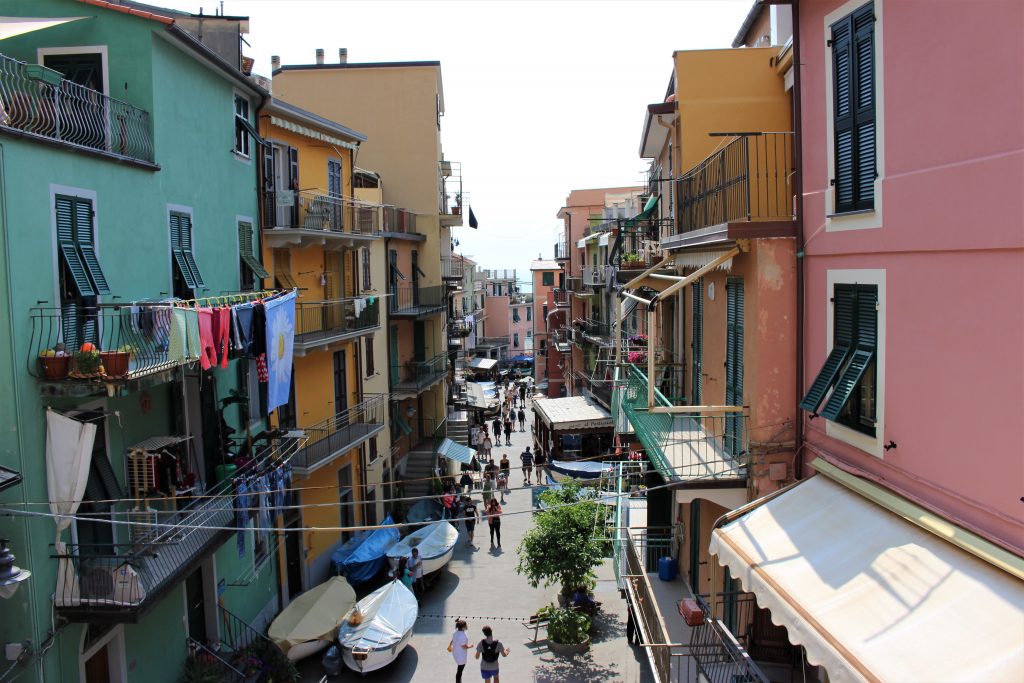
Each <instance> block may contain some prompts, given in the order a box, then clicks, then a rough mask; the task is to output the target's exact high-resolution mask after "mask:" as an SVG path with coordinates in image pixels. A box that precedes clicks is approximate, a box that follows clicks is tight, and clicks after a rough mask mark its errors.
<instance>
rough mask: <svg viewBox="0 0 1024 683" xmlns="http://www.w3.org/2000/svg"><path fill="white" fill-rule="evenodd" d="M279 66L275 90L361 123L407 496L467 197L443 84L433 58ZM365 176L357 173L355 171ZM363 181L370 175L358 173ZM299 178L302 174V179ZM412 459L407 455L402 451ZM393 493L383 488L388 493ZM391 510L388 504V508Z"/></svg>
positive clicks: (418, 459)
mask: <svg viewBox="0 0 1024 683" xmlns="http://www.w3.org/2000/svg"><path fill="white" fill-rule="evenodd" d="M340 53H341V54H340V56H341V61H340V62H339V63H335V64H325V63H323V60H322V57H321V58H319V59H318V62H319V63H316V64H306V65H286V66H281V67H279V68H276V69H275V71H274V81H273V87H274V91H275V93H276V94H278V95H280V96H281V97H284V98H286V99H287V100H288V101H290V102H296V103H298V104H300V105H302V106H303V107H307V108H309V109H310V110H312V111H314V112H316V113H317V114H319V115H320V116H324V117H327V118H330V119H334V120H339V121H345V122H346V123H348V124H350V125H352V126H354V127H356V128H358V129H359V130H361V131H364V132H365V133H366V135H367V137H368V140H367V141H366V142H365V143H364V144H361V145H360V147H359V165H360V166H361V167H365V168H371V169H373V170H374V171H375V172H376V173H378V174H379V176H376V187H375V188H374V187H365V188H361V189H360V192H364V193H369V192H370V191H371V190H376V191H377V192H378V194H377V197H379V201H381V202H382V203H383V204H384V205H385V206H384V210H383V215H384V221H383V225H382V226H381V232H380V236H381V238H382V242H383V249H384V251H385V254H386V259H387V268H386V271H385V275H384V286H383V287H381V289H382V290H384V291H385V292H386V295H387V305H386V309H387V323H386V329H385V335H384V336H386V338H387V344H388V352H387V353H388V356H387V357H388V362H387V363H384V364H383V365H385V366H386V372H387V375H388V380H389V385H390V393H391V398H392V401H391V402H390V406H389V417H390V425H391V436H392V451H391V453H390V454H389V457H390V458H391V461H390V468H389V471H387V472H385V474H389V475H390V476H391V477H392V478H393V479H398V478H401V479H404V480H405V482H404V485H403V486H402V488H401V491H402V493H403V494H404V495H406V496H413V495H419V494H422V493H426V492H427V491H428V489H429V486H428V482H427V481H426V480H425V477H428V476H430V475H431V474H432V473H433V460H434V452H435V450H434V449H435V447H436V446H437V444H438V442H439V441H440V439H442V438H444V437H445V436H446V433H447V424H446V422H447V378H448V368H449V357H448V345H447V330H446V325H447V323H446V312H447V309H448V295H449V290H448V288H447V287H446V285H445V284H444V281H445V280H448V281H457V278H456V277H455V273H454V272H453V261H452V255H451V243H452V240H451V227H452V226H455V225H461V224H462V207H463V205H464V203H465V197H464V196H463V194H462V188H461V172H460V170H459V165H458V163H455V162H450V161H446V160H444V159H443V155H442V152H441V133H440V129H441V117H442V115H443V113H444V92H443V89H442V86H441V66H440V63H439V62H395V63H363V64H354V63H353V64H350V63H348V61H347V53H346V52H345V51H344V50H342V51H340ZM360 177H364V176H360ZM365 179H366V180H367V183H366V184H370V185H372V180H373V179H372V178H370V177H369V176H368V175H367V176H365ZM303 183H304V185H305V181H303ZM410 453H411V454H413V455H414V456H415V457H407V456H409V454H410ZM389 497H390V496H389ZM388 509H389V510H390V509H391V508H388Z"/></svg>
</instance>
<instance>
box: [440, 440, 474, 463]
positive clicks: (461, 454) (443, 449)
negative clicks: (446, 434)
mask: <svg viewBox="0 0 1024 683" xmlns="http://www.w3.org/2000/svg"><path fill="white" fill-rule="evenodd" d="M437 452H438V453H439V454H441V455H443V456H444V457H446V458H448V459H449V460H454V461H455V462H461V463H465V464H467V465H468V464H469V463H470V462H472V460H473V454H474V453H476V451H475V450H473V449H472V448H469V447H468V446H463V445H462V444H461V443H455V442H454V441H452V440H451V439H445V440H444V441H442V442H441V443H440V445H438V447H437Z"/></svg>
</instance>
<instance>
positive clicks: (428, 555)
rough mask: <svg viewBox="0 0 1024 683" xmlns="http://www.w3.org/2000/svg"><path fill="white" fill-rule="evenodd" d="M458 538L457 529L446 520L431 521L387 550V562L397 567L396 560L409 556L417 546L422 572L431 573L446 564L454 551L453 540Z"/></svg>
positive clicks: (393, 567) (392, 566)
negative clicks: (421, 562) (421, 561)
mask: <svg viewBox="0 0 1024 683" xmlns="http://www.w3.org/2000/svg"><path fill="white" fill-rule="evenodd" d="M458 540H459V531H458V529H456V528H455V527H453V526H452V525H451V524H450V523H448V522H433V523H432V524H429V525H427V526H425V527H423V528H422V529H420V530H418V531H415V532H413V533H411V534H409V535H408V536H406V537H405V538H403V539H402V540H401V541H399V542H398V543H395V544H394V545H393V546H391V548H390V549H389V550H388V562H389V563H390V564H391V568H392V569H395V568H396V567H398V560H400V559H401V558H403V557H411V556H412V549H413V548H419V551H420V559H421V560H423V574H424V575H426V574H433V573H434V572H436V571H437V570H438V569H440V568H441V567H443V566H445V565H446V564H448V561H449V560H450V559H452V553H453V552H455V542H456V541H458Z"/></svg>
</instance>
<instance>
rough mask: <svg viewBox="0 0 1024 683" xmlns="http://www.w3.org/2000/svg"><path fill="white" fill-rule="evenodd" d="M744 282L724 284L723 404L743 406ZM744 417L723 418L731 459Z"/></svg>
mask: <svg viewBox="0 0 1024 683" xmlns="http://www.w3.org/2000/svg"><path fill="white" fill-rule="evenodd" d="M743 309H744V294H743V280H742V279H740V278H729V280H728V282H727V283H726V316H725V317H726V335H725V336H726V349H725V403H726V404H727V405H731V406H739V405H743V315H744V310H743ZM742 429H743V417H742V415H738V414H736V413H730V414H728V415H727V416H726V418H725V448H726V450H727V451H728V452H729V453H731V454H732V455H738V454H739V453H740V452H741V451H742V450H743V434H742Z"/></svg>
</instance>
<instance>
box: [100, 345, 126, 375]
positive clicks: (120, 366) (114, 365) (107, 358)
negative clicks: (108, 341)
mask: <svg viewBox="0 0 1024 683" xmlns="http://www.w3.org/2000/svg"><path fill="white" fill-rule="evenodd" d="M100 358H101V359H102V360H103V369H104V370H106V374H107V377H124V376H125V375H127V374H128V359H129V358H131V354H129V353H128V352H126V351H102V352H101V353H100Z"/></svg>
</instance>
